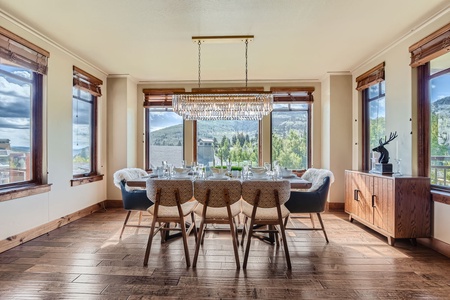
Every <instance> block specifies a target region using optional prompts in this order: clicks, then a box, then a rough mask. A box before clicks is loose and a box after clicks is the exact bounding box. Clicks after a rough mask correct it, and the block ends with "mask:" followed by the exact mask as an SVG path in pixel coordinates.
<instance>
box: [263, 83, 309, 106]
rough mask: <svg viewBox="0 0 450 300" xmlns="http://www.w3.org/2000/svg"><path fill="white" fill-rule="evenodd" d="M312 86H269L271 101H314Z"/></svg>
mask: <svg viewBox="0 0 450 300" xmlns="http://www.w3.org/2000/svg"><path fill="white" fill-rule="evenodd" d="M314 90H315V89H314V87H304V86H299V87H271V88H270V91H271V92H272V94H273V102H303V103H305V102H306V103H312V102H314V96H313V92H314Z"/></svg>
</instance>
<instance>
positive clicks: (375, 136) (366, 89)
mask: <svg viewBox="0 0 450 300" xmlns="http://www.w3.org/2000/svg"><path fill="white" fill-rule="evenodd" d="M384 65H385V64H384V62H383V63H381V64H379V65H377V66H375V67H373V68H372V69H370V70H369V71H367V72H365V73H364V74H362V75H360V76H358V77H357V78H356V82H357V87H356V90H358V91H361V92H362V116H363V118H362V132H363V136H362V168H363V170H369V169H371V168H372V162H371V161H370V158H371V157H372V155H371V153H372V149H373V148H375V147H377V146H378V145H379V140H380V138H384V137H385V135H386V133H385V131H386V130H385V128H386V123H385V119H386V118H385V117H386V109H385V103H386V101H385V82H384Z"/></svg>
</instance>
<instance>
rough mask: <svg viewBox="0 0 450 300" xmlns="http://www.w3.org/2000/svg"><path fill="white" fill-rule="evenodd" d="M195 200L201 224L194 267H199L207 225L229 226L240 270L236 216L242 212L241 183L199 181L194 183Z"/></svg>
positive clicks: (237, 265)
mask: <svg viewBox="0 0 450 300" xmlns="http://www.w3.org/2000/svg"><path fill="white" fill-rule="evenodd" d="M194 198H195V199H196V200H197V201H198V202H199V205H198V206H197V208H196V209H195V213H196V214H197V215H199V216H200V217H201V222H200V230H199V232H198V237H197V241H198V243H197V245H196V247H195V254H194V262H193V264H192V267H194V268H195V267H196V266H197V259H198V254H199V250H200V245H202V244H203V239H204V232H205V230H206V226H207V224H228V225H229V226H230V233H231V238H232V242H233V250H234V258H235V261H236V268H237V269H239V268H240V263H239V254H238V232H237V224H236V216H238V215H239V213H240V212H241V201H240V199H241V182H240V181H238V180H197V181H195V182H194Z"/></svg>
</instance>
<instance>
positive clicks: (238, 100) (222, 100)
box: [172, 36, 273, 120]
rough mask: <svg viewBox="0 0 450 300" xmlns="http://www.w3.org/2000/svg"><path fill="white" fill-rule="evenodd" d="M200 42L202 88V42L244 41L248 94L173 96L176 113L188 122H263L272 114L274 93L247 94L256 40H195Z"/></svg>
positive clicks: (180, 94)
mask: <svg viewBox="0 0 450 300" xmlns="http://www.w3.org/2000/svg"><path fill="white" fill-rule="evenodd" d="M192 39H193V40H194V41H198V87H199V88H200V78H201V76H200V70H201V69H200V65H201V64H200V61H201V44H202V41H205V40H207V41H221V40H222V41H223V40H237V39H239V40H241V41H245V91H243V92H222V91H221V92H210V91H208V92H205V93H200V92H191V93H175V94H173V96H172V107H173V111H174V112H176V113H177V114H179V115H180V116H182V117H183V119H185V120H261V119H262V117H263V116H265V115H268V114H269V113H270V112H271V111H272V106H273V95H272V93H271V92H254V91H247V79H248V77H247V74H248V70H247V65H248V64H247V58H248V55H247V53H248V42H249V40H252V39H253V36H224V37H212V36H211V37H192Z"/></svg>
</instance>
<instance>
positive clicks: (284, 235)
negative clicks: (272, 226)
mask: <svg viewBox="0 0 450 300" xmlns="http://www.w3.org/2000/svg"><path fill="white" fill-rule="evenodd" d="M280 231H281V236H282V239H283V247H284V255H285V256H286V263H287V266H288V269H289V270H290V269H292V266H291V257H290V256H289V249H288V245H287V240H286V232H285V231H284V226H283V220H281V219H280Z"/></svg>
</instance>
